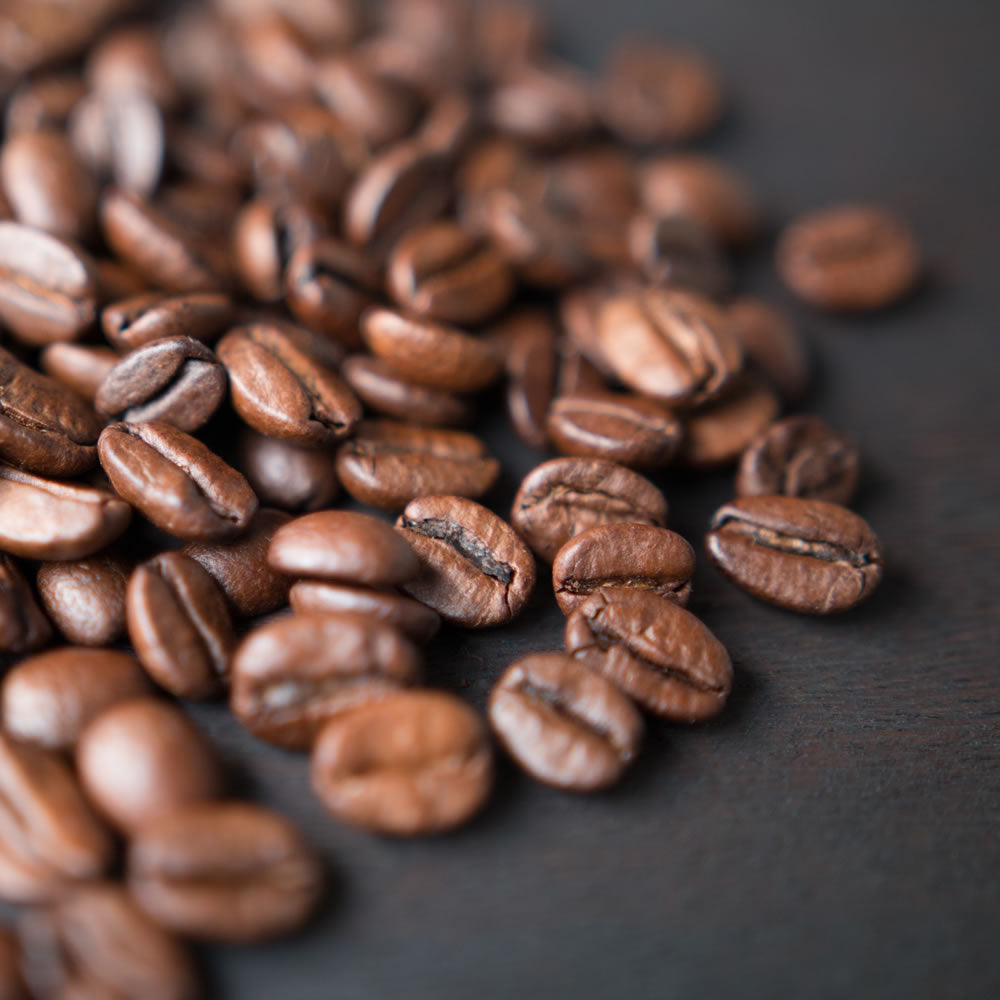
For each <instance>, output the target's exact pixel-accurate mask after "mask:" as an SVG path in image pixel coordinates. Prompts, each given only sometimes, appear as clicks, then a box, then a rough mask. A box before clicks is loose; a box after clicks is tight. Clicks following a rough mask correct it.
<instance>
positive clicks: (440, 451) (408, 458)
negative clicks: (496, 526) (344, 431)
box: [337, 420, 500, 511]
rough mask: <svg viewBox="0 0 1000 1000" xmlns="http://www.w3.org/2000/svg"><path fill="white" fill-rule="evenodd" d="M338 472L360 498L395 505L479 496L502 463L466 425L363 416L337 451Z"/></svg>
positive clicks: (394, 507) (375, 504) (374, 503)
mask: <svg viewBox="0 0 1000 1000" xmlns="http://www.w3.org/2000/svg"><path fill="white" fill-rule="evenodd" d="M337 474H338V475H339V476H340V481H341V483H342V484H343V486H344V489H345V490H347V492H348V493H350V494H351V496H352V497H354V498H355V499H356V500H360V501H361V502H362V503H367V504H371V505H372V506H373V507H379V508H380V509H382V510H389V511H396V510H399V509H400V508H401V507H405V506H406V504H407V503H409V502H410V501H411V500H413V499H414V498H416V497H421V496H429V495H432V494H439V493H449V494H454V495H457V496H467V497H480V496H482V495H483V494H484V493H487V492H488V491H489V490H490V489H491V487H492V486H493V484H494V483H495V482H496V480H497V476H498V475H499V474H500V463H499V462H498V461H497V460H496V459H495V458H492V457H491V456H490V455H489V453H488V452H487V450H486V445H485V444H483V442H482V441H480V440H479V438H477V437H474V436H473V435H472V434H466V433H464V432H463V431H450V430H437V429H433V428H429V427H427V428H425V427H414V426H411V425H409V424H401V423H394V422H393V421H389V420H364V421H362V422H361V423H360V424H359V425H358V428H357V433H356V434H355V436H354V438H353V439H352V440H350V441H348V442H347V443H346V444H343V445H341V448H340V451H338V452H337Z"/></svg>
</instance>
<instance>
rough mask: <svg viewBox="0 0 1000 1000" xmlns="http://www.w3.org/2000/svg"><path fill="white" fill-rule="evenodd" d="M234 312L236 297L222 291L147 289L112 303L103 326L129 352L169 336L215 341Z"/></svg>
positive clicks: (107, 334) (113, 342) (123, 349)
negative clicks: (175, 292) (177, 292)
mask: <svg viewBox="0 0 1000 1000" xmlns="http://www.w3.org/2000/svg"><path fill="white" fill-rule="evenodd" d="M234 313H235V307H234V305H233V301H232V299H230V298H229V296H228V295H223V294H222V293H221V292H193V293H191V294H189V295H164V294H163V293H162V292H144V293H143V294H141V295H136V296H133V297H131V298H128V299H124V300H122V301H119V302H115V303H114V304H113V305H110V306H108V307H107V308H106V309H105V310H104V311H103V312H102V313H101V326H102V328H103V330H104V335H105V336H106V337H107V338H108V341H109V342H110V343H111V344H112V345H113V346H114V347H117V348H118V350H119V351H123V352H128V351H134V350H136V348H139V347H142V346H144V345H145V344H149V343H151V342H152V341H154V340H164V339H166V338H168V337H192V338H194V339H195V340H200V341H202V343H211V342H213V341H214V340H216V339H217V338H218V336H219V335H220V334H221V333H222V331H223V330H225V329H226V328H227V327H228V326H229V324H230V323H231V322H232V320H233V316H234Z"/></svg>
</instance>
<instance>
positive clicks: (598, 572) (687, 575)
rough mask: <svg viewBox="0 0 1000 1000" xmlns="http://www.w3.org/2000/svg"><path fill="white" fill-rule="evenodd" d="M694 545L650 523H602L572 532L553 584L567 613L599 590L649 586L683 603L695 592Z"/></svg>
mask: <svg viewBox="0 0 1000 1000" xmlns="http://www.w3.org/2000/svg"><path fill="white" fill-rule="evenodd" d="M694 562H695V560H694V549H692V548H691V546H690V545H689V544H688V543H687V542H686V541H685V540H684V539H683V538H681V536H680V535H678V534H676V533H675V532H673V531H667V529H666V528H657V527H656V526H655V525H651V524H638V523H628V522H623V523H618V524H602V525H598V527H596V528H589V529H588V530H587V531H583V532H581V533H580V534H578V535H574V536H573V537H572V538H571V539H570V540H569V541H568V542H567V543H566V544H565V545H564V546H563V547H562V548H561V549H560V550H559V552H558V554H557V555H556V558H555V560H554V561H553V563H552V589H553V590H554V591H555V595H556V602H557V603H558V604H559V609H560V610H561V611H562V613H563V614H564V615H568V614H570V612H572V611H575V610H576V609H577V608H578V607H579V606H580V605H581V604H583V602H584V601H586V600H587V598H588V597H589V596H590V595H591V594H593V593H596V592H597V591H617V590H620V589H623V588H624V589H629V590H648V591H650V592H652V593H654V594H656V595H657V596H659V597H662V598H664V599H665V600H668V601H673V602H674V603H675V604H679V605H680V606H681V607H685V606H686V605H687V602H688V599H689V598H690V597H691V577H692V576H693V575H694Z"/></svg>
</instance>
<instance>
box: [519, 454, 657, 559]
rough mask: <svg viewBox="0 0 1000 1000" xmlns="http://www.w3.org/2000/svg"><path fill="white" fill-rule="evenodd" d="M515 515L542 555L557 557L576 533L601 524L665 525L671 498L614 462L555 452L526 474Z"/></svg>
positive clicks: (520, 531)
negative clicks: (568, 456)
mask: <svg viewBox="0 0 1000 1000" xmlns="http://www.w3.org/2000/svg"><path fill="white" fill-rule="evenodd" d="M510 521H511V524H512V525H513V526H514V528H515V529H516V530H517V532H518V534H519V535H520V536H521V537H522V538H523V539H525V541H526V542H527V543H528V544H529V545H530V546H531V548H532V550H533V551H534V552H535V554H536V555H538V556H539V557H540V558H542V559H544V560H545V561H546V562H552V560H553V559H555V557H556V553H557V552H558V551H559V550H560V549H561V548H562V547H563V545H565V544H566V542H568V541H569V539H570V538H572V537H573V536H574V535H578V534H579V533H580V532H581V531H586V530H587V529H588V528H593V527H595V526H596V525H600V524H612V523H616V522H619V521H638V522H640V523H642V524H655V525H659V526H661V527H662V526H663V525H664V524H666V521H667V501H666V500H665V499H664V497H663V494H662V493H661V492H660V491H659V490H658V489H657V488H656V487H655V486H654V485H653V484H652V483H651V482H650V481H649V480H648V479H645V478H644V477H643V476H640V475H639V473H637V472H633V471H632V470H631V469H626V468H624V467H623V466H621V465H616V464H615V463H614V462H604V461H601V460H600V459H585V458H555V459H552V460H551V461H548V462H543V463H542V464H541V465H539V466H536V468H534V469H533V470H532V471H531V472H529V473H528V475H527V476H525V477H524V480H523V481H522V483H521V486H520V488H519V489H518V491H517V496H516V497H515V498H514V506H513V508H512V509H511V515H510Z"/></svg>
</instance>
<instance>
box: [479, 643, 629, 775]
mask: <svg viewBox="0 0 1000 1000" xmlns="http://www.w3.org/2000/svg"><path fill="white" fill-rule="evenodd" d="M489 719H490V725H491V726H492V728H493V731H494V732H495V733H496V734H497V736H498V737H499V739H500V741H501V743H503V745H504V747H505V749H506V750H507V752H508V753H509V754H510V755H511V756H512V757H513V758H514V759H515V760H516V761H517V762H518V764H520V765H521V767H523V768H524V769H525V770H526V771H527V772H528V774H530V775H531V776H532V777H533V778H537V779H538V780H539V781H541V782H544V783H545V784H546V785H552V786H553V787H555V788H562V789H566V790H567V791H573V792H596V791H600V790H601V789H604V788H607V787H608V786H609V785H613V784H614V783H615V782H616V781H617V780H618V779H619V778H620V777H621V776H622V774H623V772H624V771H625V769H626V768H627V767H628V765H629V764H631V763H632V761H633V760H634V759H635V757H636V754H637V753H638V751H639V742H640V740H641V739H642V729H643V725H642V717H641V716H640V715H639V713H638V712H637V711H636V710H635V708H633V707H632V703H631V702H630V701H629V700H628V698H626V697H625V695H623V694H622V693H621V692H620V691H619V690H618V689H617V688H616V687H615V686H614V685H613V684H612V683H611V682H610V681H607V680H605V679H604V678H603V677H602V676H601V675H600V674H598V673H595V672H594V671H593V670H590V669H588V668H587V667H585V666H584V665H583V664H582V663H578V662H577V661H576V660H574V659H572V658H571V657H569V656H567V655H566V654H565V653H534V654H532V655H530V656H525V657H522V658H521V659H520V660H517V661H516V662H514V663H512V664H511V665H510V666H509V667H508V668H507V669H506V671H504V673H503V675H502V676H501V678H500V680H498V681H497V683H496V686H495V687H494V688H493V691H492V692H491V694H490V704H489Z"/></svg>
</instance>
